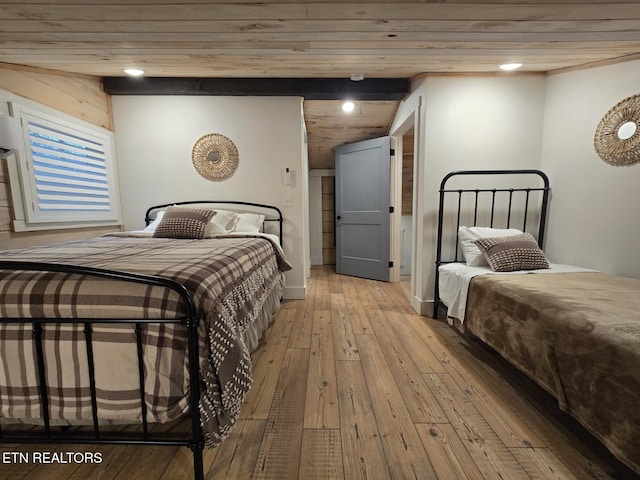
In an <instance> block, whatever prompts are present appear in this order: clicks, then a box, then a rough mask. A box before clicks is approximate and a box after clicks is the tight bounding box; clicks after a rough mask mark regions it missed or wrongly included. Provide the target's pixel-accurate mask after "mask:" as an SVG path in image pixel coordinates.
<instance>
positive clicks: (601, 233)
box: [541, 60, 640, 277]
mask: <svg viewBox="0 0 640 480" xmlns="http://www.w3.org/2000/svg"><path fill="white" fill-rule="evenodd" d="M638 93H640V60H636V61H633V62H626V63H620V64H616V65H609V66H604V67H598V68H592V69H588V70H579V71H575V72H568V73H562V74H556V75H550V76H549V77H548V79H547V84H546V101H545V121H544V142H543V150H542V157H541V158H542V160H541V168H542V169H543V170H544V171H545V172H546V173H547V174H548V175H549V178H550V181H551V187H552V200H551V204H550V212H549V230H548V236H547V241H546V245H545V247H546V248H545V250H546V252H547V254H548V255H549V257H550V258H551V259H552V260H553V261H557V262H561V263H570V264H575V265H582V266H586V267H591V268H595V269H598V270H602V271H605V272H610V273H616V274H621V275H625V276H632V277H640V256H639V255H637V254H636V252H637V249H638V245H639V243H640V242H639V239H640V213H639V209H640V163H636V164H634V165H629V166H621V167H616V166H611V165H608V164H606V163H604V162H603V161H602V160H601V159H600V157H598V155H597V154H596V152H595V150H594V146H593V137H594V133H595V130H596V127H597V126H598V123H599V122H600V120H601V119H602V117H603V116H604V115H605V114H606V113H607V111H608V110H609V109H610V108H611V107H613V106H614V105H615V104H616V103H618V102H619V101H621V100H623V99H624V98H626V97H628V96H631V95H636V94H638Z"/></svg>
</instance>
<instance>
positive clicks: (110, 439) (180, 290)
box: [0, 261, 204, 480]
mask: <svg viewBox="0 0 640 480" xmlns="http://www.w3.org/2000/svg"><path fill="white" fill-rule="evenodd" d="M0 270H11V271H40V272H58V273H67V274H77V275H88V276H95V277H101V278H107V279H111V280H120V281H129V282H134V283H141V284H145V285H151V286H160V287H165V288H167V289H170V290H173V291H175V292H176V293H177V294H178V295H179V297H180V299H181V301H182V302H183V303H184V307H185V312H186V314H185V315H184V316H180V317H176V318H166V319H165V318H159V319H156V318H153V319H148V318H130V319H127V318H0V324H16V323H19V324H31V330H32V333H33V336H32V341H33V344H34V349H35V353H36V361H37V370H38V371H37V372H36V373H37V383H38V392H39V398H40V407H41V411H42V412H43V418H42V421H43V422H44V432H35V433H34V432H28V433H27V432H17V433H14V431H13V430H12V431H11V432H7V431H5V430H3V429H2V428H1V426H0V444H8V443H24V444H39V443H45V444H123V445H170V446H186V447H189V448H190V449H191V450H192V452H193V459H194V477H195V479H196V480H202V479H203V478H204V472H203V461H202V459H203V456H202V451H203V449H204V439H203V434H202V427H201V423H200V412H199V399H200V381H199V378H200V375H199V355H198V324H199V321H200V319H199V315H198V311H197V308H196V305H195V303H194V300H193V297H192V295H191V293H190V292H189V291H188V290H187V289H186V288H185V286H184V285H182V284H180V283H178V282H176V281H174V280H171V279H167V278H162V277H159V276H153V275H142V274H136V273H129V272H122V271H114V270H106V269H100V268H94V267H85V266H77V265H65V264H53V263H46V262H25V261H0ZM100 323H112V324H113V323H127V324H134V325H135V335H136V347H137V360H138V361H137V366H136V368H137V370H138V378H139V382H140V408H141V417H142V433H141V434H140V433H129V434H122V435H118V434H112V433H109V434H108V435H105V434H104V433H103V432H102V431H101V428H100V421H99V418H98V407H97V393H96V382H95V364H94V356H93V339H92V325H94V324H100ZM161 323H182V324H183V325H184V326H185V327H186V330H187V348H188V357H187V358H188V362H189V389H190V391H189V416H190V434H189V437H188V438H178V437H177V436H161V435H158V434H155V433H153V434H151V433H150V432H149V425H148V420H147V407H146V403H145V386H144V380H145V374H144V366H143V354H144V352H143V342H142V333H143V326H144V325H145V324H161ZM45 324H59V325H63V324H81V325H83V333H84V342H85V346H86V353H87V368H88V372H89V389H90V395H91V410H92V426H91V427H88V428H87V427H86V426H84V427H82V428H80V429H79V431H78V432H71V431H69V429H68V428H67V427H62V428H60V429H58V428H56V427H53V426H52V425H51V419H50V414H49V402H48V385H47V380H46V378H47V377H46V368H47V366H46V361H45V356H44V350H43V345H42V326H43V325H45ZM29 427H31V426H30V425H29ZM57 430H59V433H57V432H56V431H57Z"/></svg>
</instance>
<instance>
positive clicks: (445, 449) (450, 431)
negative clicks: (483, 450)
mask: <svg viewBox="0 0 640 480" xmlns="http://www.w3.org/2000/svg"><path fill="white" fill-rule="evenodd" d="M416 428H417V429H418V435H420V439H421V440H422V444H423V445H424V448H425V450H426V451H427V453H428V454H429V460H430V461H431V464H432V465H433V469H434V470H435V471H436V474H437V475H438V478H439V479H440V478H442V479H447V480H449V479H451V480H456V479H460V480H484V478H485V477H483V475H482V473H480V470H478V467H477V466H476V463H475V461H474V460H473V458H471V455H469V452H468V451H467V450H466V448H465V446H464V444H463V443H462V441H461V440H460V437H458V434H457V433H456V431H455V429H454V428H453V427H452V426H451V424H448V423H447V424H431V425H428V424H420V425H416Z"/></svg>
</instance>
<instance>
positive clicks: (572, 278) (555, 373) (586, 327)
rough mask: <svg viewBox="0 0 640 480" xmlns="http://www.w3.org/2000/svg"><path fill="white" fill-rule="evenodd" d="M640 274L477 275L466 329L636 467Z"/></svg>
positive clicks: (639, 462)
mask: <svg viewBox="0 0 640 480" xmlns="http://www.w3.org/2000/svg"><path fill="white" fill-rule="evenodd" d="M639 294H640V279H635V278H625V277H620V276H613V275H608V274H605V273H596V272H592V273H556V274H552V275H529V274H524V275H508V276H498V275H484V276H480V277H476V278H474V279H473V280H472V281H471V285H470V289H469V297H468V303H467V308H466V327H467V331H468V332H471V333H473V334H474V335H475V336H476V337H478V338H480V339H481V340H482V341H484V342H486V343H487V344H489V345H490V346H491V347H493V348H494V349H495V350H496V351H497V352H499V353H500V354H501V355H502V356H503V357H504V358H506V359H507V360H509V361H510V362H511V363H513V364H514V365H516V366H517V367H518V368H520V369H521V370H522V371H524V372H525V373H527V374H528V375H529V376H530V377H531V378H532V379H534V380H535V381H536V382H537V383H538V384H540V385H541V386H542V387H544V388H545V389H546V390H547V391H548V392H549V393H551V394H552V395H554V396H555V397H556V398H557V399H558V403H559V405H560V407H561V408H562V409H563V410H564V411H566V412H567V413H569V414H570V415H572V416H573V417H574V418H576V419H577V420H578V421H579V422H580V423H581V424H582V425H583V426H584V427H586V428H587V429H588V430H590V431H591V433H593V435H595V436H596V437H597V438H599V439H600V440H601V441H602V443H604V444H605V445H606V446H607V447H608V448H609V450H611V452H612V453H614V454H615V455H616V456H617V457H618V458H619V459H620V460H622V461H623V462H625V463H626V464H627V465H629V466H630V467H631V468H633V469H634V470H636V472H638V473H640V448H638V445H640V409H639V408H638V405H640V369H639V368H638V366H639V365H640V316H639V313H638V312H640V295H639Z"/></svg>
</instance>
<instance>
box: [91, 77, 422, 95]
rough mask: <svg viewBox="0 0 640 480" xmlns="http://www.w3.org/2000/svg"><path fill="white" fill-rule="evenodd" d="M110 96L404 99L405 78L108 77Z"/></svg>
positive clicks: (106, 86) (105, 81)
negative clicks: (356, 79) (357, 79)
mask: <svg viewBox="0 0 640 480" xmlns="http://www.w3.org/2000/svg"><path fill="white" fill-rule="evenodd" d="M102 82H103V85H104V90H105V92H106V93H108V94H110V95H216V96H295V97H304V98H305V99H307V100H344V99H346V98H349V99H351V100H369V101H374V100H402V99H403V98H404V97H406V96H407V95H408V94H409V93H410V82H409V80H408V79H405V78H366V79H364V80H361V81H352V80H350V79H348V78H179V77H141V78H129V77H104V78H103V79H102Z"/></svg>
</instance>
